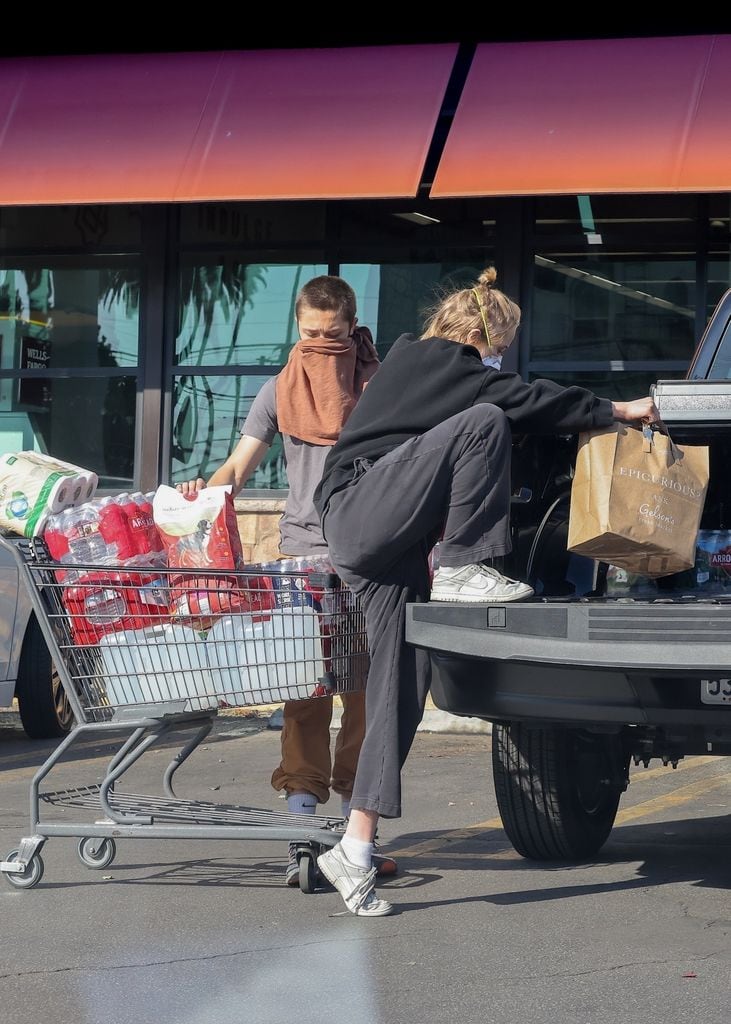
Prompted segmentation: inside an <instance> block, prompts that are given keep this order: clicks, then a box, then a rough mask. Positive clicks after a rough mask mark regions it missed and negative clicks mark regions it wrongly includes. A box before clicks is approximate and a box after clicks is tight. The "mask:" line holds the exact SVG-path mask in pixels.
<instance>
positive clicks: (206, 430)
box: [172, 374, 287, 490]
mask: <svg viewBox="0 0 731 1024" xmlns="http://www.w3.org/2000/svg"><path fill="white" fill-rule="evenodd" d="M269 379H270V377H269V375H263V376H262V375H250V374H235V375H234V374H229V375H227V376H218V377H217V376H207V375H203V374H200V375H196V376H190V377H176V378H175V382H174V387H173V445H172V482H173V484H176V483H181V482H182V481H184V480H194V479H195V478H196V477H199V476H201V477H203V479H204V480H207V479H208V478H209V477H210V476H211V474H212V473H214V472H215V470H216V469H218V467H219V466H220V465H221V464H222V463H223V462H225V461H226V459H227V457H228V455H229V454H230V452H231V451H232V450H233V449H234V447H235V446H236V444H237V443H238V440H239V437H240V436H241V426H242V424H243V422H244V420H245V418H246V415H247V413H248V411H249V409H250V408H251V403H252V402H253V400H254V398H255V396H256V395H257V394H258V392H259V389H260V388H261V387H262V385H263V384H264V383H265V381H267V380H269ZM246 486H247V488H248V490H257V489H264V490H277V489H281V488H286V487H287V477H286V472H285V466H284V458H283V455H282V447H281V439H280V438H279V437H277V438H276V439H275V442H274V444H273V445H272V447H271V448H270V449H269V451H268V452H267V454H266V456H265V458H264V459H263V461H262V463H261V465H260V466H259V467H258V469H257V470H256V471H255V472H254V474H253V475H252V477H251V479H250V480H249V481H248V483H247V485H246Z"/></svg>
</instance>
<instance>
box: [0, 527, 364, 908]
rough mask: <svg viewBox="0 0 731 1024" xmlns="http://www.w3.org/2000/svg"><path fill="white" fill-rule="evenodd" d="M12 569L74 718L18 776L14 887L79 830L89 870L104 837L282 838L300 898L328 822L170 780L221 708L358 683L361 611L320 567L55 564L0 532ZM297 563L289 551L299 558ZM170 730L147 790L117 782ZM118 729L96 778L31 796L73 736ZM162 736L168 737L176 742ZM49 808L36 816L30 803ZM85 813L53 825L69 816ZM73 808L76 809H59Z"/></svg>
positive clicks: (10, 874) (38, 546) (106, 856)
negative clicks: (181, 793)
mask: <svg viewBox="0 0 731 1024" xmlns="http://www.w3.org/2000/svg"><path fill="white" fill-rule="evenodd" d="M0 543H2V544H4V545H5V546H7V547H9V548H10V549H11V550H12V552H13V554H14V557H15V559H16V561H17V563H18V569H19V575H20V583H21V585H27V587H28V590H29V592H30V596H31V600H32V603H33V608H34V611H35V614H36V617H37V619H38V622H39V624H40V626H41V629H42V630H43V634H44V636H45V638H46V641H47V643H48V648H49V651H50V653H51V657H52V658H53V661H54V663H55V666H56V668H57V670H58V673H59V675H60V679H61V683H62V685H63V686H64V689H65V690H66V693H67V695H68V698H69V701H70V702H71V705H72V708H73V711H74V715H75V725H74V727H73V728H72V730H71V731H70V732H69V733H68V734H67V736H66V737H65V738H64V739H63V740H62V742H61V743H60V744H59V746H58V747H57V749H56V750H55V751H54V752H53V754H52V755H51V756H50V757H49V758H48V759H47V760H46V761H45V763H44V764H43V765H42V766H41V768H40V769H39V770H38V771H37V772H36V774H35V776H34V778H33V780H32V783H31V794H30V796H31V800H30V806H31V821H30V833H29V835H28V836H27V837H25V838H23V839H22V840H21V841H20V845H19V846H18V847H17V849H14V850H12V851H11V852H10V853H9V854H8V855H7V857H6V858H5V860H4V861H2V862H0V871H2V872H3V874H4V875H5V878H6V879H7V881H8V882H9V883H10V884H11V885H13V886H14V887H15V888H25V889H29V888H32V887H33V886H36V885H37V884H38V883H39V882H40V881H41V878H42V877H43V869H44V866H43V860H42V858H41V849H42V847H43V845H44V844H45V842H46V841H47V839H49V838H50V837H52V836H53V837H55V836H72V837H78V839H79V843H78V855H79V858H80V859H81V861H82V863H83V864H85V865H86V866H87V867H89V868H97V869H103V868H106V867H108V866H109V865H110V864H111V863H112V861H113V860H114V858H115V855H116V840H117V839H120V838H123V839H124V838H130V839H132V838H133V839H144V838H147V839H163V838H171V839H202V838H204V839H227V840H231V839H273V840H280V839H282V840H286V841H287V842H288V843H292V844H294V847H295V849H296V852H297V858H298V862H299V882H300V888H301V890H302V891H303V892H305V893H311V892H314V891H315V890H316V888H317V886H318V882H319V880H320V878H319V873H318V870H317V856H318V855H319V854H320V853H321V852H322V851H323V850H324V849H326V848H328V847H331V846H334V845H335V844H336V843H337V842H338V841H339V839H340V838H341V836H342V834H343V832H344V828H345V821H344V819H343V818H341V817H330V816H324V815H307V814H302V815H300V814H290V813H288V812H278V811H273V810H267V809H259V808H254V807H244V806H233V805H228V804H223V803H213V802H208V801H201V800H191V799H184V798H180V797H178V795H177V794H176V792H175V790H174V788H173V777H174V775H175V773H176V772H177V771H178V769H179V768H180V767H181V765H183V764H184V763H185V762H186V761H187V760H188V758H189V757H190V756H191V754H192V753H193V752H194V751H195V749H196V748H197V747H198V746H199V744H200V743H201V742H202V741H203V740H204V739H205V738H206V736H207V735H208V734H209V732H210V731H211V729H212V727H213V724H214V719H215V718H216V716H217V715H218V713H219V710H220V709H221V708H226V707H229V708H230V707H245V706H256V705H266V704H270V703H272V702H280V701H284V700H299V699H318V698H321V697H323V696H325V695H332V694H338V693H343V692H346V691H352V690H358V689H362V688H363V687H364V686H365V680H366V673H367V667H368V654H367V645H366V636H365V625H364V618H363V613H362V611H361V609H360V607H359V605H358V602H357V600H356V598H355V595H354V594H353V593H352V591H350V590H348V588H347V587H346V586H345V585H344V584H342V583H341V581H340V580H339V578H338V576H337V575H336V574H335V573H334V572H332V571H331V570H330V571H327V569H326V568H325V569H318V568H316V567H315V568H313V567H310V568H299V569H297V568H294V569H293V568H292V565H293V563H292V561H291V560H289V561H288V562H287V563H282V565H284V566H285V567H286V572H285V571H281V570H279V569H278V568H277V567H278V563H270V564H267V565H265V566H258V567H257V566H253V567H249V568H247V570H246V571H228V570H226V571H218V572H211V571H205V570H201V569H152V568H149V567H148V568H144V567H139V568H132V567H124V568H113V567H108V566H104V567H103V566H91V565H86V566H80V565H79V566H66V565H64V566H62V565H60V564H59V563H55V562H53V561H52V560H51V559H50V556H49V554H48V550H47V548H46V546H45V544H44V542H43V541H42V540H41V539H33V540H26V539H20V538H17V539H14V540H6V539H0ZM303 561H304V560H303ZM178 733H182V734H183V741H182V745H181V746H180V747H179V749H177V752H176V753H175V755H174V756H173V757H172V759H171V761H170V763H169V764H168V766H167V768H166V769H165V771H164V773H163V774H162V778H161V792H160V793H158V794H134V793H129V792H125V791H124V789H123V782H124V781H125V774H126V773H127V772H128V771H129V770H130V768H131V767H132V766H133V765H135V764H137V763H138V762H139V760H140V758H142V757H143V755H145V754H146V753H147V751H149V750H150V748H151V747H153V745H154V744H156V743H159V742H160V740H162V739H164V740H165V741H169V740H170V739H171V738H174V737H176V736H177V734H178ZM90 734H94V735H98V734H103V735H104V737H105V739H107V740H113V739H114V738H115V737H118V738H119V745H118V748H117V749H116V752H115V753H114V756H113V757H112V759H111V761H110V763H109V765H108V768H107V770H106V774H105V776H104V778H103V780H102V782H101V783H97V784H94V785H79V786H76V787H73V788H69V789H63V790H57V791H44V792H41V784H42V783H43V782H44V780H45V779H46V778H47V776H48V775H49V774H50V772H51V771H52V770H53V768H54V766H56V765H57V764H58V762H59V761H60V760H61V758H62V757H63V756H64V755H65V754H66V753H67V751H68V750H69V748H70V747H72V746H73V744H75V743H77V742H78V741H79V740H81V739H82V738H83V739H86V738H88V737H89V736H90ZM177 742H178V741H177V740H176V744H177ZM42 805H43V807H44V809H45V807H46V806H48V805H53V806H54V807H56V808H61V813H60V817H61V818H62V819H63V820H57V819H58V817H59V812H58V810H57V811H56V812H55V817H53V818H50V817H47V819H46V820H44V819H43V818H42V816H41V806H42ZM77 809H80V810H83V811H84V812H85V814H83V815H82V814H78V817H79V818H81V817H84V818H85V819H86V820H84V821H81V820H72V821H67V820H66V817H67V816H68V813H69V812H70V811H72V810H73V811H74V812H76V811H77ZM73 816H74V817H77V814H74V815H73Z"/></svg>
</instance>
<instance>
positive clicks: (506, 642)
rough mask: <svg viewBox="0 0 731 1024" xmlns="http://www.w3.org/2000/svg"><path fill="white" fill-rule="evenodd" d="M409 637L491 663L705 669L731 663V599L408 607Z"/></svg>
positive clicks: (430, 646)
mask: <svg viewBox="0 0 731 1024" xmlns="http://www.w3.org/2000/svg"><path fill="white" fill-rule="evenodd" d="M406 640H407V641H408V642H409V643H411V644H413V645H415V646H417V647H424V648H427V649H428V650H432V651H441V652H445V653H448V654H455V655H462V656H465V657H468V658H479V659H483V660H488V661H520V662H528V663H532V662H535V663H541V664H544V665H545V664H555V665H565V666H577V667H578V666H587V667H597V668H605V669H606V668H617V669H621V670H632V669H639V670H642V669H661V670H662V672H663V674H667V673H668V672H674V671H676V672H685V673H687V672H689V671H691V672H703V673H707V672H708V669H709V665H731V603H728V604H721V603H720V602H717V601H715V602H714V601H697V600H695V601H693V602H692V603H688V604H686V603H684V602H672V603H670V602H668V603H665V602H661V601H646V602H643V601H631V600H630V601H607V600H606V599H601V600H597V601H594V600H591V599H581V600H576V601H553V600H541V599H539V600H534V601H528V602H520V603H515V604H501V605H485V604H476V605H467V604H446V603H441V602H429V603H426V604H409V605H407V610H406Z"/></svg>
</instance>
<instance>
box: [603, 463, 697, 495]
mask: <svg viewBox="0 0 731 1024" xmlns="http://www.w3.org/2000/svg"><path fill="white" fill-rule="evenodd" d="M618 468H619V475H620V476H626V477H629V478H630V479H631V480H641V481H642V482H643V483H646V484H657V485H658V486H659V487H664V488H666V489H667V490H669V491H677V493H678V494H683V495H685V497H686V498H700V496H701V492H700V491H699V490H697V489H696V488H695V487H689V486H688V484H681V483H680V481H679V480H673V479H672V477H669V476H657V475H656V474H655V473H647V472H643V471H642V470H639V469H628V468H627V466H619V467H618Z"/></svg>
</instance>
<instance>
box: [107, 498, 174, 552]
mask: <svg viewBox="0 0 731 1024" xmlns="http://www.w3.org/2000/svg"><path fill="white" fill-rule="evenodd" d="M117 501H118V502H119V505H120V507H121V508H122V509H123V511H124V514H125V515H126V517H127V523H128V526H129V530H130V533H131V535H132V544H133V547H134V552H135V556H136V558H137V564H140V565H141V564H143V563H145V562H149V561H150V560H151V559H152V557H153V555H155V554H156V553H157V552H160V551H164V550H165V545H164V544H163V542H162V538H161V537H160V534H159V533H158V530H157V527H156V526H155V520H154V519H153V516H152V505H151V504H150V502H148V501H147V499H146V498H145V496H144V494H142V493H141V492H137V493H136V494H120V495H119V497H118V498H117Z"/></svg>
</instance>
